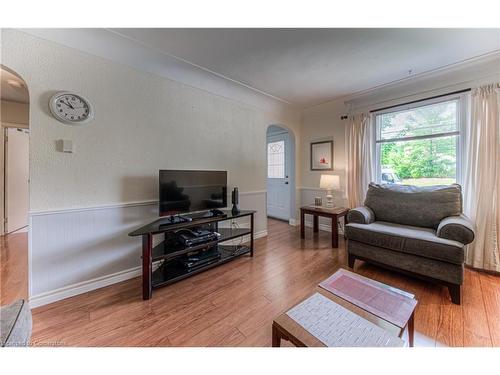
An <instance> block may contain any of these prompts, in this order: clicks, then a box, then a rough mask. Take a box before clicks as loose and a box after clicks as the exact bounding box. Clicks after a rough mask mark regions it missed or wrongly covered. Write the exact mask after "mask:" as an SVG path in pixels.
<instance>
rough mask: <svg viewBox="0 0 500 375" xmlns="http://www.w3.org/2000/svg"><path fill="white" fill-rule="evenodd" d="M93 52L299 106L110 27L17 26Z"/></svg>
mask: <svg viewBox="0 0 500 375" xmlns="http://www.w3.org/2000/svg"><path fill="white" fill-rule="evenodd" d="M14 30H18V31H21V32H23V33H25V34H29V35H31V36H34V37H37V38H40V39H44V40H47V41H50V42H53V43H57V44H60V45H63V46H65V47H69V48H72V49H75V50H78V51H81V52H85V53H88V54H90V55H94V56H98V57H101V58H104V59H107V60H111V61H113V62H116V63H119V64H123V65H127V66H130V67H133V68H135V69H137V70H139V71H143V72H146V73H151V74H155V75H158V76H161V77H164V78H167V79H170V80H173V81H177V82H180V83H183V84H185V85H187V86H190V87H194V88H197V89H200V90H203V91H206V92H209V93H211V94H215V95H218V96H221V97H224V98H226V99H230V100H233V101H237V102H241V103H243V104H247V105H250V106H252V107H257V108H261V109H264V110H269V111H282V110H283V109H287V108H296V107H295V106H293V105H292V104H291V103H289V102H287V101H286V100H284V99H281V98H277V97H276V96H273V95H271V94H269V93H266V92H264V91H261V90H257V89H256V88H253V87H251V86H248V85H246V84H244V83H241V82H239V81H235V80H233V79H230V78H227V77H225V76H223V75H220V74H217V73H215V72H212V71H210V70H208V69H205V68H203V67H200V66H198V65H195V64H193V63H190V62H188V61H186V60H183V59H180V58H178V57H176V56H173V55H169V54H166V53H164V52H161V51H159V50H156V49H154V48H151V47H149V46H146V45H143V44H142V43H140V42H137V41H135V40H133V39H131V38H129V37H127V36H124V35H121V34H119V33H117V32H116V31H112V30H108V29H14Z"/></svg>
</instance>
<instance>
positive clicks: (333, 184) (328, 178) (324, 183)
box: [319, 174, 340, 190]
mask: <svg viewBox="0 0 500 375" xmlns="http://www.w3.org/2000/svg"><path fill="white" fill-rule="evenodd" d="M319 187H320V188H321V189H328V190H332V189H340V177H339V176H336V175H331V174H322V175H321V180H320V181H319Z"/></svg>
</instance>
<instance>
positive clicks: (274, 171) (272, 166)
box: [267, 141, 285, 178]
mask: <svg viewBox="0 0 500 375" xmlns="http://www.w3.org/2000/svg"><path fill="white" fill-rule="evenodd" d="M267 178H285V141H277V142H269V143H268V144H267Z"/></svg>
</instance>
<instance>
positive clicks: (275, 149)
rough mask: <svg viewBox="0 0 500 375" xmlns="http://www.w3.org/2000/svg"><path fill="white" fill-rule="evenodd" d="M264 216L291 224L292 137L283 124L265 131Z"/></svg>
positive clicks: (293, 140) (293, 188)
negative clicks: (265, 196) (265, 212)
mask: <svg viewBox="0 0 500 375" xmlns="http://www.w3.org/2000/svg"><path fill="white" fill-rule="evenodd" d="M266 168H267V170H266V189H267V216H268V217H270V218H273V219H279V220H285V221H287V222H289V223H291V224H293V223H294V222H295V211H296V207H295V191H296V189H295V136H294V134H293V131H292V130H290V129H288V128H287V127H285V126H283V125H269V126H268V128H267V131H266Z"/></svg>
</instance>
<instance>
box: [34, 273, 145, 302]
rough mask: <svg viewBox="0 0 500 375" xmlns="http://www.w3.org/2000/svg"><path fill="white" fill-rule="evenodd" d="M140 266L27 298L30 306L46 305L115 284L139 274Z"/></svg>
mask: <svg viewBox="0 0 500 375" xmlns="http://www.w3.org/2000/svg"><path fill="white" fill-rule="evenodd" d="M141 274H142V268H141V267H140V266H139V267H134V268H130V269H128V270H124V271H119V272H116V273H113V274H110V275H105V276H101V277H96V278H95V279H91V280H86V281H82V282H79V283H76V284H72V285H68V286H65V287H62V288H59V289H55V290H51V291H49V292H45V293H41V294H38V295H36V296H32V297H30V298H29V303H30V306H31V308H35V307H39V306H43V305H47V304H49V303H52V302H56V301H60V300H62V299H65V298H69V297H73V296H76V295H78V294H82V293H86V292H90V291H91V290H95V289H99V288H103V287H105V286H108V285H112V284H116V283H119V282H121V281H125V280H129V279H132V278H134V277H138V276H141Z"/></svg>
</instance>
